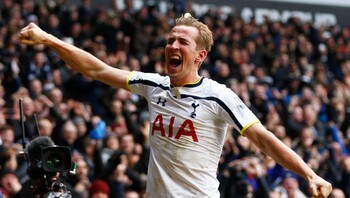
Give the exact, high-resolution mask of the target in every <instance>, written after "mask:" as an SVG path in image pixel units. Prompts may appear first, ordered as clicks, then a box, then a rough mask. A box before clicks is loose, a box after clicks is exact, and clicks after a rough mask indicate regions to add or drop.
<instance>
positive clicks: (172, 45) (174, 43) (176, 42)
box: [171, 41, 180, 49]
mask: <svg viewBox="0 0 350 198" xmlns="http://www.w3.org/2000/svg"><path fill="white" fill-rule="evenodd" d="M179 46H180V45H179V42H178V41H174V42H173V43H172V44H171V48H172V49H179V48H180V47H179Z"/></svg>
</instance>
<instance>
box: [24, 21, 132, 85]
mask: <svg viewBox="0 0 350 198" xmlns="http://www.w3.org/2000/svg"><path fill="white" fill-rule="evenodd" d="M19 40H20V42H21V43H23V44H28V45H37V44H44V45H46V46H48V47H50V48H51V49H53V50H54V51H55V52H56V53H57V54H58V55H59V56H60V58H61V59H62V60H64V61H65V62H66V63H67V64H68V65H69V66H70V67H71V68H73V69H74V70H75V71H77V72H80V73H82V74H84V75H87V76H89V77H90V78H92V79H95V80H99V81H101V82H104V83H106V84H108V85H110V86H113V87H119V88H124V89H127V85H126V81H127V77H128V75H129V74H130V71H125V70H120V69H117V68H114V67H111V66H109V65H107V64H105V63H104V62H102V61H101V60H99V59H98V58H96V57H95V56H93V55H92V54H90V53H88V52H86V51H84V50H81V49H79V48H77V47H75V46H73V45H71V44H69V43H66V42H64V41H62V40H60V39H58V38H56V37H55V36H53V35H51V34H48V33H46V32H45V31H43V30H42V29H41V28H40V27H38V26H37V25H36V24H35V23H33V22H32V23H30V24H29V25H27V26H26V27H24V28H23V29H22V30H21V31H20V33H19Z"/></svg>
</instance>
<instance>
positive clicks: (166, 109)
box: [127, 71, 259, 198]
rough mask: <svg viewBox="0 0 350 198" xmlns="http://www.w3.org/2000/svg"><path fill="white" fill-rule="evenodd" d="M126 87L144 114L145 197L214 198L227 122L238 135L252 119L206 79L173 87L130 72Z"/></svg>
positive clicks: (233, 96) (221, 87)
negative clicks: (141, 101) (144, 106)
mask: <svg viewBox="0 0 350 198" xmlns="http://www.w3.org/2000/svg"><path fill="white" fill-rule="evenodd" d="M127 85H128V88H129V89H130V91H131V92H132V93H135V94H138V95H142V96H144V97H145V98H146V99H147V101H148V108H149V112H150V122H151V130H150V148H151V152H150V153H151V154H150V160H149V167H148V175H147V192H146V195H147V197H157V198H158V197H162V198H164V197H220V195H219V191H218V187H219V182H218V180H217V177H216V176H217V175H216V173H217V168H218V162H219V158H220V155H221V152H222V147H223V144H224V141H225V136H226V131H227V127H228V124H231V125H233V126H234V127H235V128H236V129H237V130H238V131H240V133H241V134H243V132H244V130H245V129H246V128H248V127H249V126H251V125H252V124H254V123H257V122H259V120H258V118H257V117H256V116H255V115H254V114H253V113H252V112H251V111H250V110H249V108H248V107H247V106H246V105H245V104H244V103H243V102H242V101H241V100H240V98H239V97H238V96H237V95H236V94H235V93H234V92H233V91H232V90H231V89H229V88H227V87H226V86H225V85H222V84H219V83H217V82H215V81H213V80H211V79H208V78H201V80H200V81H199V82H197V83H195V84H187V85H185V86H183V87H174V86H172V85H171V84H170V79H169V77H165V76H160V75H159V74H151V73H142V72H136V71H133V72H132V73H131V74H130V76H129V78H128V82H127Z"/></svg>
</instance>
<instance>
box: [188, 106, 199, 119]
mask: <svg viewBox="0 0 350 198" xmlns="http://www.w3.org/2000/svg"><path fill="white" fill-rule="evenodd" d="M198 106H199V104H196V103H195V102H193V103H192V107H193V111H192V113H191V115H190V116H191V118H195V117H196V116H197V114H196V109H197V107H198Z"/></svg>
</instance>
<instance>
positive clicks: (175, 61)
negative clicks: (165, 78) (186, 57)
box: [170, 57, 182, 67]
mask: <svg viewBox="0 0 350 198" xmlns="http://www.w3.org/2000/svg"><path fill="white" fill-rule="evenodd" d="M181 63H182V60H181V59H180V58H178V57H176V58H175V57H172V58H170V65H171V66H172V67H178V66H180V65H181Z"/></svg>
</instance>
